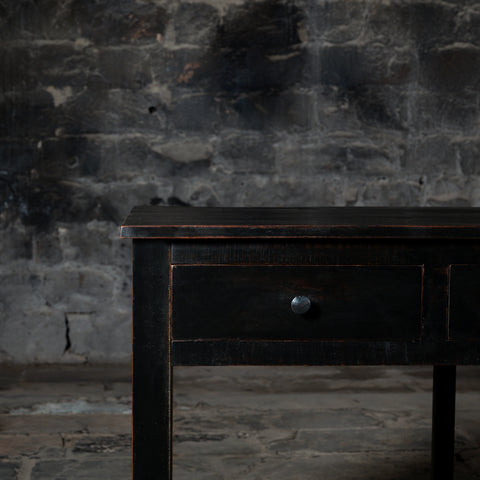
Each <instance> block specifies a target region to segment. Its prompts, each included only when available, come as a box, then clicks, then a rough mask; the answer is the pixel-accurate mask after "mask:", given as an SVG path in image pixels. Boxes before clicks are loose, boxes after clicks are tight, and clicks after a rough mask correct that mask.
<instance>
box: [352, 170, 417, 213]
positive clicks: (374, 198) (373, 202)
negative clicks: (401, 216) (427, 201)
mask: <svg viewBox="0 0 480 480" xmlns="http://www.w3.org/2000/svg"><path fill="white" fill-rule="evenodd" d="M355 183H358V184H359V190H360V194H359V199H358V202H357V205H358V206H385V207H387V206H392V207H402V206H407V205H419V206H422V205H423V201H424V200H423V198H424V190H423V188H422V181H421V180H419V178H418V176H415V177H405V178H403V179H400V180H399V179H395V178H394V179H388V178H384V177H381V178H377V179H375V180H374V179H372V180H371V181H369V182H367V183H363V184H362V182H361V181H360V179H356V180H355Z"/></svg>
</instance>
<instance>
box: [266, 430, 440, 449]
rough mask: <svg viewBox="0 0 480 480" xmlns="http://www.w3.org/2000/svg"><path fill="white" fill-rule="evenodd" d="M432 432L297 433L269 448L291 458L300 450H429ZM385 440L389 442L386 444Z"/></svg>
mask: <svg viewBox="0 0 480 480" xmlns="http://www.w3.org/2000/svg"><path fill="white" fill-rule="evenodd" d="M430 437H431V431H430V429H429V428H398V429H393V428H391V429H388V430H387V429H383V428H359V429H348V430H347V429H339V430H335V429H332V430H327V431H325V430H323V431H321V432H320V431H316V430H314V429H313V430H300V431H298V433H297V434H296V435H295V436H294V438H292V439H286V440H279V441H274V442H272V443H271V444H270V445H268V449H269V450H270V451H271V452H272V453H273V452H275V453H276V454H277V455H282V454H283V455H291V454H292V453H294V452H296V453H297V454H298V453H299V452H300V451H304V452H305V451H310V452H312V453H313V452H328V453H334V452H338V453H346V452H349V453H354V452H362V451H364V448H365V445H366V444H367V443H368V445H369V450H370V451H375V450H377V451H378V450H381V451H384V452H385V451H392V452H395V451H404V450H409V451H428V450H430ZM387 439H388V441H387Z"/></svg>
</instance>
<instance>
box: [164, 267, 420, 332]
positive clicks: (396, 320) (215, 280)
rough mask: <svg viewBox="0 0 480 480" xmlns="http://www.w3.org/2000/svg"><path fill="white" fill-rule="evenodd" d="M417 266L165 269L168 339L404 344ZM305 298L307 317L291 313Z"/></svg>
mask: <svg viewBox="0 0 480 480" xmlns="http://www.w3.org/2000/svg"><path fill="white" fill-rule="evenodd" d="M422 278H423V267H421V266H304V265H302V266H219V265H200V266H194V265H174V266H172V337H173V339H174V340H188V339H190V340H191V339H226V338H228V339H244V340H253V339H265V340H288V339H291V340H321V339H332V340H333V339H339V340H356V339H363V340H365V339H371V340H412V339H416V338H419V336H420V333H421V323H422V322H421V318H422ZM296 296H304V297H307V298H308V299H309V300H310V302H311V306H310V309H309V310H308V312H307V313H305V314H296V313H294V312H293V311H292V308H291V301H292V299H293V298H294V297H296Z"/></svg>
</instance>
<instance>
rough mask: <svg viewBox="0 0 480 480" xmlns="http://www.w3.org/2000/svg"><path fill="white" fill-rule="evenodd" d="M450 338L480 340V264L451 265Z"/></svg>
mask: <svg viewBox="0 0 480 480" xmlns="http://www.w3.org/2000/svg"><path fill="white" fill-rule="evenodd" d="M448 323H449V338H450V339H451V340H477V341H480V265H451V266H450V295H449V315H448Z"/></svg>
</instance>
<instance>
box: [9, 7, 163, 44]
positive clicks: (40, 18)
mask: <svg viewBox="0 0 480 480" xmlns="http://www.w3.org/2000/svg"><path fill="white" fill-rule="evenodd" d="M5 8H6V15H7V21H6V22H5V27H6V28H5V29H4V30H3V36H2V39H3V40H6V39H10V38H11V37H12V35H17V36H21V37H24V38H34V39H45V40H47V39H48V40H50V39H56V40H59V39H61V40H63V39H68V40H70V39H72V38H73V39H77V38H86V39H88V40H89V41H92V42H95V43H98V44H105V43H112V44H116V43H144V42H149V41H150V42H151V41H156V40H157V36H158V35H163V34H164V33H165V29H166V25H167V22H168V20H169V16H168V14H167V11H166V9H165V8H163V7H161V6H159V5H156V4H155V2H148V3H142V4H138V3H135V2H134V1H133V0H121V1H118V2H116V3H115V4H110V3H109V2H107V1H105V0H102V1H100V2H97V1H94V0H87V1H80V0H72V1H69V2H66V3H63V4H62V6H61V7H60V8H59V6H58V2H57V1H56V0H48V1H46V2H42V5H41V6H40V5H38V4H37V3H36V2H34V1H30V0H28V1H24V2H17V3H11V4H8V6H7V7H5ZM20 32H21V33H20Z"/></svg>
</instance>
